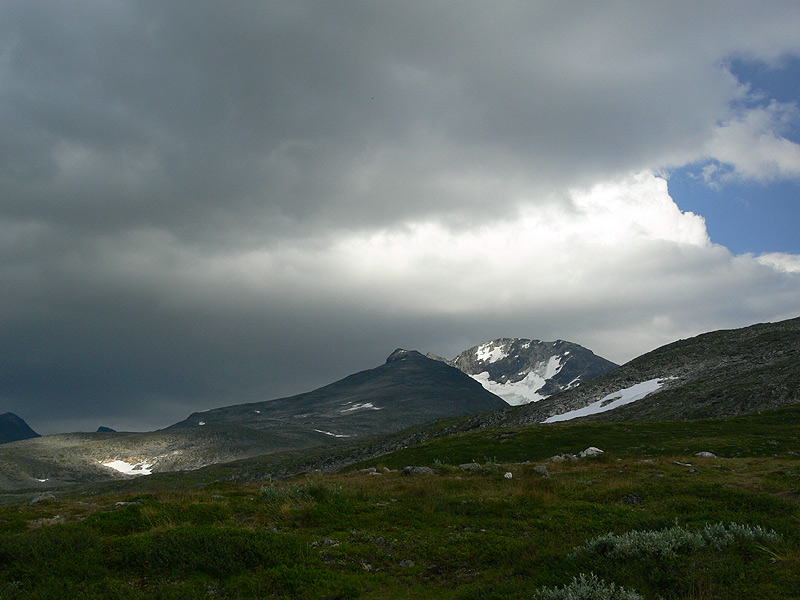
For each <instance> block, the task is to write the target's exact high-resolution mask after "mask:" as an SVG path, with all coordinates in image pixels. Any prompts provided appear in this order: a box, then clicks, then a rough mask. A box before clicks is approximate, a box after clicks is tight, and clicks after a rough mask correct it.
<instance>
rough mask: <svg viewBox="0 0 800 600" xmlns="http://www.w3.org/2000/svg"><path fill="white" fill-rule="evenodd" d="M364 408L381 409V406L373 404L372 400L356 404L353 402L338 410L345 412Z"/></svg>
mask: <svg viewBox="0 0 800 600" xmlns="http://www.w3.org/2000/svg"><path fill="white" fill-rule="evenodd" d="M348 404H349V402H348ZM345 406H346V405H345ZM364 408H367V409H370V410H383V407H382V406H375V405H374V404H373V403H372V402H357V403H356V404H353V406H349V407H347V408H345V409H342V410H340V411H339V412H342V413H347V412H353V411H354V410H361V409H364Z"/></svg>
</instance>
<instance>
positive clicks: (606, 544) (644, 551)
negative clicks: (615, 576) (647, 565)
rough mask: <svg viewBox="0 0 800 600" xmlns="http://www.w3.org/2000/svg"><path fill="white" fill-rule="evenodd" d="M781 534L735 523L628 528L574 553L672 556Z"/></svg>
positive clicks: (772, 539)
mask: <svg viewBox="0 0 800 600" xmlns="http://www.w3.org/2000/svg"><path fill="white" fill-rule="evenodd" d="M779 540H780V536H779V535H778V534H777V533H775V532H774V531H772V530H766V529H764V528H762V527H759V526H757V525H756V526H751V525H740V524H738V523H729V524H728V525H725V524H723V523H716V524H714V525H706V526H705V527H704V528H703V529H700V530H698V531H690V530H688V529H685V528H683V527H678V526H676V527H671V528H669V529H661V530H659V531H629V532H627V533H623V534H614V533H607V534H605V535H601V536H599V537H596V538H594V539H592V540H589V541H588V542H587V543H586V544H584V545H583V546H580V547H579V548H577V549H576V550H575V553H574V554H575V555H576V556H580V555H582V554H594V555H598V556H604V557H607V558H620V559H630V558H646V557H648V558H649V557H654V556H661V557H667V558H673V557H676V556H678V555H679V554H692V553H694V552H697V551H699V550H702V549H703V548H707V547H710V548H713V549H715V550H720V549H722V548H724V547H725V546H728V545H730V544H732V543H734V542H736V541H761V542H777V541H779Z"/></svg>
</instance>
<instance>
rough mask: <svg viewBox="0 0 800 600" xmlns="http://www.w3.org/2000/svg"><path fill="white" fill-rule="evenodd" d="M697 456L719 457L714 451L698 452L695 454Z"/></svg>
mask: <svg viewBox="0 0 800 600" xmlns="http://www.w3.org/2000/svg"><path fill="white" fill-rule="evenodd" d="M695 456H697V457H698V458H717V455H716V454H714V453H713V452H706V451H703V452H698V453H697V454H695Z"/></svg>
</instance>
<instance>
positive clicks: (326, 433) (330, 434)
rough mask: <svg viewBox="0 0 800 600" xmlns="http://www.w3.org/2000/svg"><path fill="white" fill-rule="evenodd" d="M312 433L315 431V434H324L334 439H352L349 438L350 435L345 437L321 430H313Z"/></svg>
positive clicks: (342, 434) (341, 434)
mask: <svg viewBox="0 0 800 600" xmlns="http://www.w3.org/2000/svg"><path fill="white" fill-rule="evenodd" d="M314 431H316V432H317V433H324V434H325V435H329V436H331V437H335V438H348V437H352V436H350V435H345V434H344V433H333V432H331V431H323V430H322V429H315V430H314Z"/></svg>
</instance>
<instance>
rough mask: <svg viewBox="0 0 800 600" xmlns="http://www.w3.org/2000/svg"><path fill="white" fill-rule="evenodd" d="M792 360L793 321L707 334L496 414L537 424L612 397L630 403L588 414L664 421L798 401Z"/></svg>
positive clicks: (798, 328)
mask: <svg viewBox="0 0 800 600" xmlns="http://www.w3.org/2000/svg"><path fill="white" fill-rule="evenodd" d="M798 365H800V318H796V319H791V320H788V321H781V322H778V323H762V324H758V325H753V326H750V327H744V328H741V329H732V330H722V331H714V332H710V333H706V334H702V335H699V336H697V337H693V338H690V339H687V340H679V341H677V342H673V343H671V344H668V345H666V346H662V347H661V348H658V349H656V350H653V351H652V352H648V353H647V354H644V355H642V356H640V357H639V358H636V359H634V360H632V361H630V362H629V363H627V364H625V365H623V366H621V367H619V368H618V369H615V370H614V371H611V372H609V373H607V374H605V375H603V376H601V377H598V378H597V379H593V380H592V381H590V382H587V383H586V384H584V385H582V386H580V387H579V388H576V389H573V390H568V391H565V392H562V393H560V394H557V395H555V396H551V397H549V398H547V399H546V400H542V401H541V402H538V403H536V404H535V405H528V406H525V407H520V408H519V409H518V410H515V411H509V412H507V413H506V416H505V417H504V419H505V420H506V422H508V423H532V422H540V421H544V420H546V419H548V418H553V417H555V416H556V415H560V414H563V413H567V412H568V411H577V410H580V409H586V407H588V406H590V405H595V408H607V407H609V406H611V403H612V402H614V401H615V400H620V399H622V400H623V401H624V400H626V399H628V400H630V402H629V403H627V404H622V405H620V406H619V407H618V408H615V409H613V410H605V411H602V412H594V413H593V414H591V415H589V416H590V417H591V418H594V419H603V420H664V421H666V420H682V419H698V418H707V417H711V418H723V417H732V416H736V415H741V414H746V413H750V412H755V411H758V410H761V409H765V408H774V407H777V406H781V405H784V404H790V403H794V402H800V368H798ZM648 390H649V391H648ZM643 393H644V395H641V394H643ZM635 396H640V397H639V398H638V399H637V398H634V397H635ZM598 403H600V404H602V403H605V406H597V404H598ZM616 404H620V402H617V403H616ZM578 416H580V415H578Z"/></svg>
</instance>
